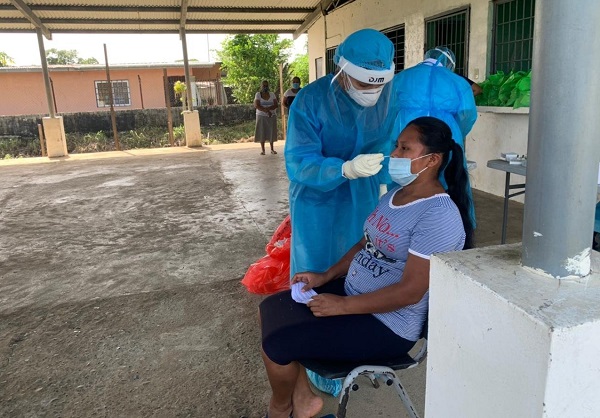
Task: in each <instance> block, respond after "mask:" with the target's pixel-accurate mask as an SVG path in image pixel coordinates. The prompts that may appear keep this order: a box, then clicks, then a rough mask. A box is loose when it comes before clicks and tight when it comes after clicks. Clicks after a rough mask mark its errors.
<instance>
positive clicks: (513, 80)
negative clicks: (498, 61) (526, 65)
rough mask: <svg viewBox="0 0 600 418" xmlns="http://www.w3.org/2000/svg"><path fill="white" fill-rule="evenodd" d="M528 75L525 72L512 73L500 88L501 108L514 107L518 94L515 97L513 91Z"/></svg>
mask: <svg viewBox="0 0 600 418" xmlns="http://www.w3.org/2000/svg"><path fill="white" fill-rule="evenodd" d="M526 75H527V73H526V72H525V71H517V72H512V71H511V73H510V74H509V75H508V77H507V78H506V80H505V81H504V83H502V85H501V86H500V90H499V91H498V100H500V103H501V104H500V106H512V105H513V104H514V102H515V100H516V99H517V97H518V94H517V93H515V94H514V95H513V91H515V90H516V88H517V83H518V82H519V81H521V79H522V78H523V77H525V76H526Z"/></svg>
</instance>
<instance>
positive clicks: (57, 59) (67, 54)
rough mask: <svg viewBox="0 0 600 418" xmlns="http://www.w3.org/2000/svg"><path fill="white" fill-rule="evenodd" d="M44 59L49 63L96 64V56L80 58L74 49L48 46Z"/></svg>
mask: <svg viewBox="0 0 600 418" xmlns="http://www.w3.org/2000/svg"><path fill="white" fill-rule="evenodd" d="M46 60H47V61H48V64H50V65H70V64H98V60H97V59H96V58H93V57H91V58H80V57H79V56H78V53H77V50H75V49H68V50H67V49H56V48H50V49H49V50H47V51H46Z"/></svg>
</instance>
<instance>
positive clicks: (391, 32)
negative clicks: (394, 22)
mask: <svg viewBox="0 0 600 418" xmlns="http://www.w3.org/2000/svg"><path fill="white" fill-rule="evenodd" d="M381 33H383V34H384V35H385V36H387V37H388V38H389V40H390V41H392V43H393V44H394V62H395V63H396V73H399V72H400V71H402V70H404V25H398V26H394V27H393V28H388V29H384V30H382V31H381Z"/></svg>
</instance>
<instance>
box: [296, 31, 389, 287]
mask: <svg viewBox="0 0 600 418" xmlns="http://www.w3.org/2000/svg"><path fill="white" fill-rule="evenodd" d="M393 57H394V46H393V44H392V42H391V41H390V40H389V39H388V38H387V37H386V36H385V35H383V34H381V33H379V32H378V31H376V30H373V29H362V30H359V31H357V32H354V33H353V34H351V35H349V36H348V37H347V38H346V39H345V40H344V42H342V43H341V44H340V45H339V46H338V47H337V49H336V52H335V56H334V62H335V64H336V65H337V71H336V74H335V75H334V74H329V75H327V76H325V77H322V78H320V79H318V80H316V81H314V82H313V83H311V84H309V85H307V86H306V87H304V88H303V89H302V90H300V92H299V93H298V95H297V96H296V99H295V100H294V103H293V105H292V106H291V107H290V119H289V126H288V137H287V140H286V143H285V162H286V170H287V174H288V177H289V179H290V188H289V202H290V215H291V221H292V243H291V266H290V274H291V276H294V274H296V273H298V272H303V271H325V270H326V269H327V268H329V266H331V265H332V264H333V263H334V262H336V261H337V260H338V259H339V258H340V257H341V256H342V255H344V254H345V253H346V252H347V251H348V249H349V248H350V247H352V245H354V244H355V243H356V242H357V240H360V239H361V237H362V224H363V221H364V219H365V218H366V216H367V215H368V214H369V213H370V212H371V211H372V210H373V209H374V208H375V206H376V205H377V202H378V200H379V188H380V184H382V183H384V182H385V179H384V178H383V174H382V173H381V172H380V170H381V168H382V162H383V157H384V154H386V155H389V152H390V151H391V143H390V141H389V140H388V138H389V136H390V129H391V123H392V122H393V121H392V120H391V118H388V117H387V116H388V113H387V112H388V105H389V97H390V94H389V93H390V88H391V85H390V84H391V83H390V81H391V80H392V78H393V76H394V63H393Z"/></svg>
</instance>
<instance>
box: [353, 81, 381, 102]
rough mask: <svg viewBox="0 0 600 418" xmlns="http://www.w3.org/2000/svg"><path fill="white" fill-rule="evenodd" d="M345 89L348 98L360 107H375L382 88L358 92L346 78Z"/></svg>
mask: <svg viewBox="0 0 600 418" xmlns="http://www.w3.org/2000/svg"><path fill="white" fill-rule="evenodd" d="M346 87H347V90H346V91H347V92H348V96H350V97H351V98H352V100H354V101H355V102H356V103H357V104H359V105H361V106H362V107H372V106H375V104H376V103H377V100H379V96H381V92H382V91H383V86H379V87H377V88H374V89H369V90H358V89H357V88H356V87H354V84H352V82H351V81H350V79H348V78H346Z"/></svg>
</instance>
